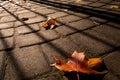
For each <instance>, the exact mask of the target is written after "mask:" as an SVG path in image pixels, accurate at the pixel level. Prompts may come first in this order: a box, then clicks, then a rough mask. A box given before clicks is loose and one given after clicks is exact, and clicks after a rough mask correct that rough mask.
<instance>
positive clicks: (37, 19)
mask: <svg viewBox="0 0 120 80" xmlns="http://www.w3.org/2000/svg"><path fill="white" fill-rule="evenodd" d="M45 20H46V19H45V17H43V16H37V17H34V18H28V20H26V21H25V22H22V21H16V22H15V27H19V26H23V25H26V24H35V23H40V22H41V21H45Z"/></svg>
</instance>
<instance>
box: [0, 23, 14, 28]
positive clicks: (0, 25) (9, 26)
mask: <svg viewBox="0 0 120 80" xmlns="http://www.w3.org/2000/svg"><path fill="white" fill-rule="evenodd" d="M13 25H14V23H13V22H8V23H1V24H0V29H6V28H13V27H14V26H13Z"/></svg>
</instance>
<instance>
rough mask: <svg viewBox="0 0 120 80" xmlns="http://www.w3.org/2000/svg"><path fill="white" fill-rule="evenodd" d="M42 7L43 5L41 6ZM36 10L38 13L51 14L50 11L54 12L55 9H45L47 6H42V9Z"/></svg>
mask: <svg viewBox="0 0 120 80" xmlns="http://www.w3.org/2000/svg"><path fill="white" fill-rule="evenodd" d="M43 8H44V7H43ZM36 12H38V13H40V14H44V15H45V14H51V13H54V12H55V10H53V9H47V8H44V9H41V10H39V9H38V10H36Z"/></svg>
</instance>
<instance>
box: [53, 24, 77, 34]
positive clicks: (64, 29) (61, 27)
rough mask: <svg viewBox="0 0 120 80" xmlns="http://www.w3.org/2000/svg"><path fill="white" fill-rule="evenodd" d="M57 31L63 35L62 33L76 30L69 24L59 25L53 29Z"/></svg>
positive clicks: (70, 32)
mask: <svg viewBox="0 0 120 80" xmlns="http://www.w3.org/2000/svg"><path fill="white" fill-rule="evenodd" d="M55 30H56V31H57V32H58V33H60V34H62V35H63V36H64V35H69V34H72V33H74V32H77V31H76V30H74V29H72V28H70V27H69V26H64V25H63V26H59V27H57V28H56V29H55Z"/></svg>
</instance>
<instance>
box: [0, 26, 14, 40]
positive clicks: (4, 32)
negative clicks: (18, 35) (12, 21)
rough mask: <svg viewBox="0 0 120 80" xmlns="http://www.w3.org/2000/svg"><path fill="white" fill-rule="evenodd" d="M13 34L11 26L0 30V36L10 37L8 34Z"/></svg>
mask: <svg viewBox="0 0 120 80" xmlns="http://www.w3.org/2000/svg"><path fill="white" fill-rule="evenodd" d="M13 35H14V29H13V28H9V29H3V30H0V38H4V37H10V36H13Z"/></svg>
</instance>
